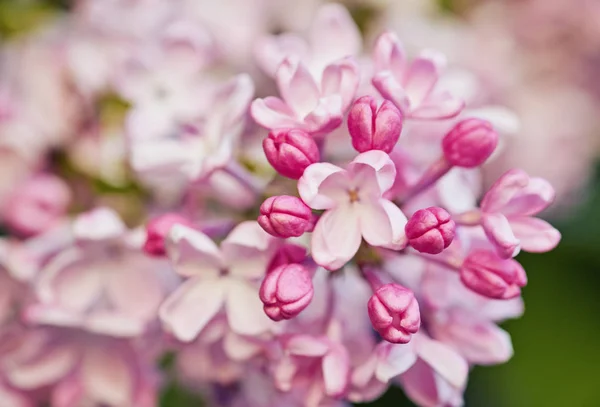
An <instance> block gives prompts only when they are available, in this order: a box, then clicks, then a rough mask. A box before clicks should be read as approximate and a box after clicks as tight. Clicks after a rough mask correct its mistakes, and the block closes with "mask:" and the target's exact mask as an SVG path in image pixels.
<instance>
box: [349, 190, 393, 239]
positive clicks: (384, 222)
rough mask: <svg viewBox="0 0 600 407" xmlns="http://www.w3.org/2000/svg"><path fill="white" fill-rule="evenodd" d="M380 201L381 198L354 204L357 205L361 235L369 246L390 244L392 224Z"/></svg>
mask: <svg viewBox="0 0 600 407" xmlns="http://www.w3.org/2000/svg"><path fill="white" fill-rule="evenodd" d="M382 202H383V200H381V201H375V202H365V203H361V202H356V203H355V204H354V205H355V206H356V207H357V213H358V216H359V221H360V232H361V235H362V237H363V238H364V239H365V240H366V241H367V243H369V244H370V245H371V246H389V245H391V244H392V224H391V220H390V218H389V217H388V214H387V212H386V211H385V209H384V208H383V205H382ZM388 202H389V201H388Z"/></svg>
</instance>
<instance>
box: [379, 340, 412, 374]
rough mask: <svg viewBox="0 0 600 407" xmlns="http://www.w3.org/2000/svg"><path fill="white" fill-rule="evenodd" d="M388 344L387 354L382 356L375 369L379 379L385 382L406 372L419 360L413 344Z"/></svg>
mask: <svg viewBox="0 0 600 407" xmlns="http://www.w3.org/2000/svg"><path fill="white" fill-rule="evenodd" d="M386 345H387V344H386ZM387 346H388V347H389V350H387V355H386V356H385V357H382V358H381V360H380V361H379V363H378V364H377V368H376V370H375V376H376V377H377V379H378V380H380V381H382V382H384V383H387V382H388V381H390V380H391V379H393V378H394V377H396V376H398V375H400V374H402V373H404V372H406V371H407V370H408V369H410V367H411V366H412V365H414V364H415V362H416V361H417V354H416V353H415V351H414V349H413V346H412V345H410V344H394V345H387Z"/></svg>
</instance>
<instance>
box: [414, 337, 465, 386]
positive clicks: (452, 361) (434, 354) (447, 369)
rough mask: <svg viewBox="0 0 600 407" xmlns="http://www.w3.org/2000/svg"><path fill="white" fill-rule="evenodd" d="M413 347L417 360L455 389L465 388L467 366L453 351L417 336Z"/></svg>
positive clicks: (438, 343) (443, 345)
mask: <svg viewBox="0 0 600 407" xmlns="http://www.w3.org/2000/svg"><path fill="white" fill-rule="evenodd" d="M413 340H414V338H413ZM415 346H416V351H417V354H418V355H419V358H421V359H423V360H424V361H425V362H426V363H427V364H428V365H429V366H431V367H432V368H433V370H434V371H435V372H436V373H438V374H439V375H440V376H442V377H443V378H444V379H445V380H447V381H448V382H449V383H450V384H451V385H453V386H455V387H457V388H463V387H464V386H465V384H466V383H467V375H468V374H469V365H468V363H467V362H466V361H465V359H464V358H463V357H462V356H460V355H459V354H458V353H457V352H456V351H455V350H454V349H452V348H451V347H449V346H447V345H445V344H443V343H441V342H438V341H435V340H433V339H430V338H428V337H426V336H425V335H419V336H418V342H417V343H415Z"/></svg>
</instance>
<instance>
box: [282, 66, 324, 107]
mask: <svg viewBox="0 0 600 407" xmlns="http://www.w3.org/2000/svg"><path fill="white" fill-rule="evenodd" d="M276 79H277V85H278V87H279V92H280V94H281V96H282V98H283V100H284V101H285V103H286V104H287V105H288V106H289V107H290V108H291V109H292V111H293V112H294V113H295V115H296V117H300V118H304V117H305V116H306V115H307V114H308V113H310V112H311V111H312V110H313V109H314V108H315V107H316V106H317V103H318V101H319V96H320V94H319V88H318V87H317V84H316V83H315V80H314V78H313V77H312V75H311V74H310V72H309V71H308V69H307V68H306V66H305V65H304V64H303V63H302V62H301V61H300V60H298V59H292V58H286V59H284V60H283V62H282V63H281V65H279V68H278V69H277V73H276Z"/></svg>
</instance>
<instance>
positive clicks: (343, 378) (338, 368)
mask: <svg viewBox="0 0 600 407" xmlns="http://www.w3.org/2000/svg"><path fill="white" fill-rule="evenodd" d="M322 370H323V381H324V382H325V393H327V395H328V396H330V397H340V396H341V395H343V394H344V392H345V391H346V388H347V387H348V382H349V380H350V355H349V354H348V351H347V350H346V348H344V347H343V346H337V347H334V348H332V349H331V350H330V351H329V352H328V353H327V354H326V355H325V356H324V357H323V362H322Z"/></svg>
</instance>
